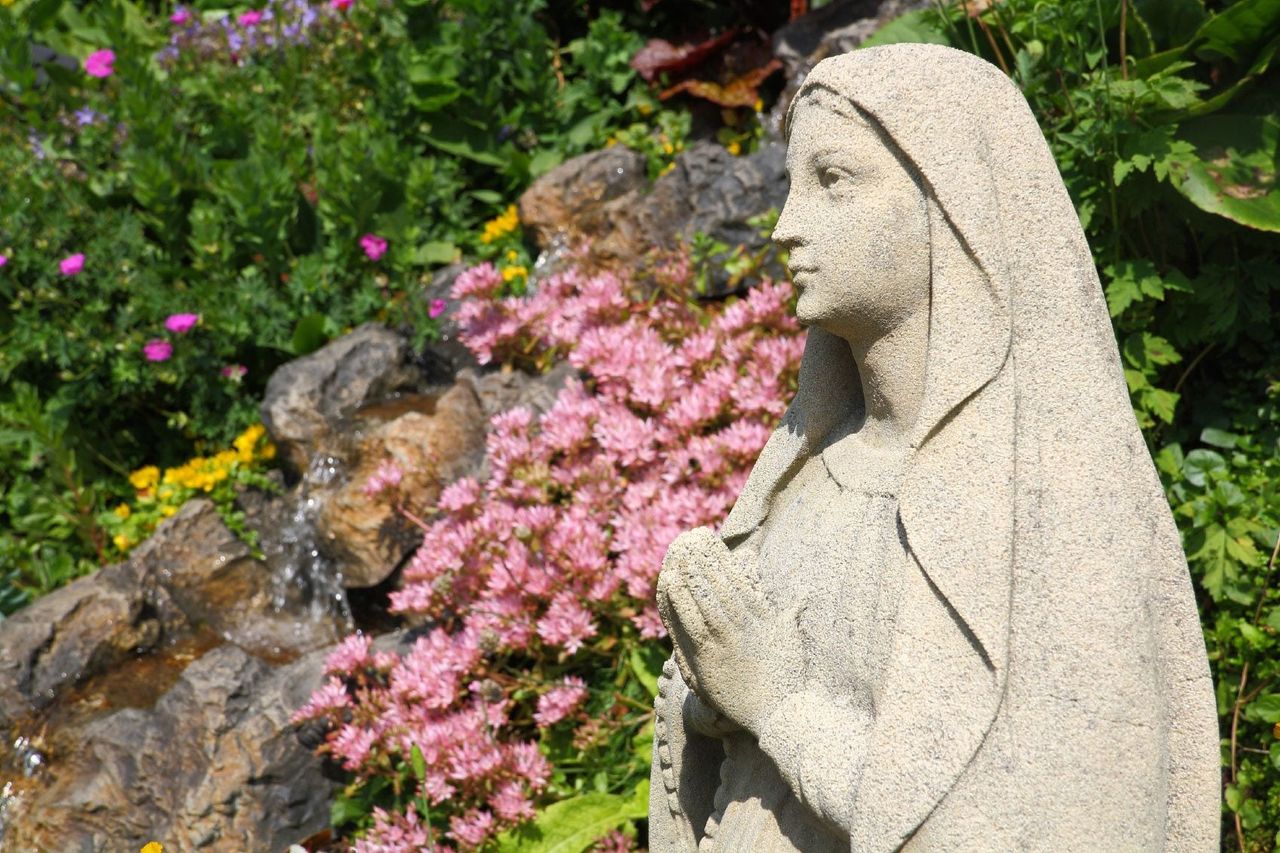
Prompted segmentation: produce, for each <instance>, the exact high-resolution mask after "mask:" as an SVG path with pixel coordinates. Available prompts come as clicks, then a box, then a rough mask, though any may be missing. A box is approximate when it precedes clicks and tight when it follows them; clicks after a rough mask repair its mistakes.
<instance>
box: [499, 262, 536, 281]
mask: <svg viewBox="0 0 1280 853" xmlns="http://www.w3.org/2000/svg"><path fill="white" fill-rule="evenodd" d="M528 275H529V271H528V270H527V269H525V268H524V267H521V266H515V267H503V268H502V280H503V281H505V282H507V283H508V284H510V283H511V282H513V281H515V280H516V279H517V278H525V277H526V276H528Z"/></svg>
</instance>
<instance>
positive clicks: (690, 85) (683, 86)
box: [658, 59, 782, 107]
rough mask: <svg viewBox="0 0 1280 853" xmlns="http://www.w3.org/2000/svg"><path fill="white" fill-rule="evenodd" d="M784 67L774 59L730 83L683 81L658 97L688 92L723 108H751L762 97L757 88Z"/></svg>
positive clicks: (779, 61) (663, 98) (664, 98)
mask: <svg viewBox="0 0 1280 853" xmlns="http://www.w3.org/2000/svg"><path fill="white" fill-rule="evenodd" d="M781 67H782V60H780V59H773V60H770V61H769V62H768V63H767V64H765V65H762V66H760V67H759V68H753V69H752V70H750V71H748V72H747V73H745V74H743V75H742V76H740V77H735V78H734V79H732V80H730V81H729V82H728V83H716V82H714V81H712V80H681V81H680V82H679V83H677V84H675V85H674V86H672V87H671V88H670V89H667V90H666V91H664V92H663V93H662V94H660V95H658V97H659V98H660V99H662V100H664V101H665V100H666V99H667V98H670V97H671V96H672V95H675V94H678V93H680V92H688V93H689V94H690V95H693V96H695V97H698V98H705V99H706V100H708V101H711V102H712V103H713V104H719V105H720V106H722V107H749V106H751V105H752V104H754V103H755V102H756V99H757V98H759V97H760V93H759V92H758V91H756V89H757V87H758V86H759V85H760V84H761V83H763V82H764V81H765V78H766V77H768V76H769V75H770V74H772V73H773V72H775V71H777V70H778V69H779V68H781Z"/></svg>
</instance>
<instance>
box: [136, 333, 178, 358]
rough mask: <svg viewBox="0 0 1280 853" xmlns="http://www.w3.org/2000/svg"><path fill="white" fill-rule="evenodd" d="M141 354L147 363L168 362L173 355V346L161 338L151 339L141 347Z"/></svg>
mask: <svg viewBox="0 0 1280 853" xmlns="http://www.w3.org/2000/svg"><path fill="white" fill-rule="evenodd" d="M142 354H143V355H145V356H146V357H147V361H168V360H169V357H170V356H171V355H173V344H171V343H169V342H168V341H166V340H164V339H163V338H152V339H151V340H149V341H147V342H146V343H145V344H143V345H142Z"/></svg>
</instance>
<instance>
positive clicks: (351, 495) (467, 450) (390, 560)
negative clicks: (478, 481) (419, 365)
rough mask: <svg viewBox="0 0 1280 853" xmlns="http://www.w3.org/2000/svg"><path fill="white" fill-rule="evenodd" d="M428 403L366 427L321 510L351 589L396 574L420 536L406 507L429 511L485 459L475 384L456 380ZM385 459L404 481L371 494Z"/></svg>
mask: <svg viewBox="0 0 1280 853" xmlns="http://www.w3.org/2000/svg"><path fill="white" fill-rule="evenodd" d="M430 403H431V405H430V406H429V410H428V411H407V412H404V413H403V414H399V415H398V416H396V417H394V418H393V419H391V420H388V421H386V422H384V423H381V424H378V425H376V426H374V427H372V428H370V429H368V430H367V431H365V433H364V438H363V440H362V441H361V442H360V448H359V451H358V459H359V462H358V463H357V464H356V465H355V467H354V468H353V469H352V471H351V475H350V477H349V478H348V479H347V481H346V482H345V483H344V484H343V485H342V486H341V487H340V488H339V489H338V490H337V491H335V492H334V493H333V494H331V495H330V496H329V497H328V499H327V500H326V501H325V504H324V507H323V509H322V510H321V512H320V516H319V519H318V521H319V526H320V531H321V534H322V535H323V537H324V538H325V540H326V541H327V542H328V543H330V545H331V549H332V550H333V551H334V552H335V555H336V556H338V557H339V559H340V560H341V566H342V576H343V583H344V585H345V586H347V587H367V586H374V585H375V584H378V583H381V582H382V581H383V580H384V579H385V578H386V577H387V576H388V575H389V574H391V572H392V571H393V570H394V569H395V567H396V566H397V564H399V562H400V560H401V559H403V558H404V556H405V555H406V554H408V553H409V551H411V550H412V549H413V548H414V547H415V546H416V545H417V543H418V542H419V541H420V540H421V538H422V533H421V531H420V530H418V529H417V528H416V527H415V526H414V525H413V523H412V522H411V521H409V520H408V518H407V517H406V515H405V512H407V513H409V514H412V515H414V516H418V517H420V516H424V515H427V513H428V511H429V510H431V509H432V508H433V507H434V506H435V501H436V498H437V497H438V496H439V494H440V488H441V486H443V485H444V484H447V483H449V482H450V481H452V480H454V479H456V478H457V477H459V476H460V475H462V474H463V473H465V472H467V471H469V470H472V469H474V468H476V467H477V466H478V465H479V464H480V461H481V458H482V457H483V455H484V437H485V426H486V419H485V416H484V412H483V411H482V410H481V407H480V399H479V397H478V396H477V395H476V391H475V388H474V387H473V385H472V383H471V382H469V381H465V380H464V381H461V382H458V383H457V384H456V385H454V386H453V388H451V389H450V390H449V391H448V392H447V393H445V394H444V395H442V396H440V397H439V398H435V399H431V400H430ZM383 464H392V465H394V466H395V467H396V469H397V470H399V471H400V472H401V474H402V480H401V481H400V483H399V484H398V485H397V486H395V487H394V488H392V489H388V490H387V491H386V492H383V493H380V494H376V495H370V494H366V492H365V489H364V487H365V484H366V483H367V482H368V481H369V479H370V477H372V476H373V475H374V473H375V472H376V471H377V470H378V468H379V467H380V466H381V465H383ZM397 506H399V507H400V508H401V509H402V510H404V512H402V511H401V510H400V509H397Z"/></svg>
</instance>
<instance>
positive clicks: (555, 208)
mask: <svg viewBox="0 0 1280 853" xmlns="http://www.w3.org/2000/svg"><path fill="white" fill-rule="evenodd" d="M616 149H617V147H616V146H615V148H609V149H606V150H605V151H597V152H594V153H591V154H584V155H582V156H581V157H576V158H574V159H573V160H570V161H569V162H567V163H565V164H563V165H562V166H560V167H559V168H557V169H554V170H552V171H551V172H548V173H547V174H546V175H544V176H543V177H541V178H539V179H538V180H537V181H535V182H534V184H533V185H532V186H531V187H530V188H529V189H528V190H527V191H526V192H525V194H524V195H523V196H522V197H521V199H520V216H521V221H522V222H523V223H524V224H525V227H526V228H528V229H529V230H530V231H531V232H532V234H533V235H534V239H535V240H536V242H537V243H538V246H539V248H540V249H542V250H544V251H549V250H553V249H555V248H556V247H557V245H558V243H569V244H574V243H578V242H583V241H586V240H587V238H588V237H589V238H590V239H589V242H588V244H587V250H588V253H589V260H590V261H593V262H595V263H596V264H598V265H599V266H602V267H607V268H613V269H624V268H634V267H637V266H640V265H641V264H642V263H643V262H644V260H645V258H646V257H647V256H648V255H649V253H650V252H651V251H652V250H654V249H674V248H676V246H678V245H679V244H680V242H681V241H687V240H689V239H691V238H692V237H693V235H694V234H697V233H701V234H705V235H707V236H710V237H711V238H713V239H715V240H718V241H721V242H723V243H725V244H727V245H728V246H730V247H733V246H738V245H742V246H744V247H745V248H746V249H747V250H749V251H754V250H757V249H760V248H762V247H764V246H765V245H766V242H767V241H766V238H765V236H763V235H762V234H761V233H760V229H759V228H757V227H756V226H755V225H753V224H752V223H751V222H750V220H751V219H753V218H754V217H756V216H759V215H760V214H763V213H765V212H767V211H768V210H769V209H770V208H774V209H781V208H782V205H783V202H785V201H786V194H787V180H786V163H785V152H784V150H783V149H782V147H781V146H779V145H776V144H767V145H764V146H762V147H761V148H760V150H758V151H757V152H755V153H754V154H751V155H749V156H746V157H735V156H733V155H732V154H730V153H729V152H728V151H726V150H725V149H724V148H723V147H721V146H720V145H716V144H714V143H710V142H699V143H696V144H694V145H693V146H692V147H690V148H689V150H687V151H685V152H683V153H682V154H680V156H678V157H677V158H676V161H675V168H674V169H672V170H671V171H670V172H668V173H667V174H665V175H663V176H662V177H660V178H659V179H658V180H657V181H656V182H654V184H653V186H652V187H651V188H649V187H647V186H646V184H645V182H644V181H643V171H642V170H638V169H636V168H635V167H634V164H636V163H638V162H639V160H638V158H639V155H637V154H634V153H633V152H625V153H623V152H619V153H614V152H615V151H616ZM624 162H625V163H628V164H632V165H630V166H628V167H626V168H624V167H622V166H617V167H616V168H618V169H622V170H623V171H626V170H627V169H630V171H629V172H628V174H631V175H637V174H638V175H639V180H636V179H629V180H622V179H621V178H619V179H618V180H616V181H614V182H613V183H611V184H609V183H606V182H605V180H604V178H603V177H600V176H601V175H602V174H605V175H607V174H608V171H609V168H610V167H614V164H619V163H624ZM584 176H586V177H584ZM592 176H595V177H592ZM584 182H585V183H586V185H587V186H588V187H589V188H590V191H587V192H585V193H582V194H581V195H579V194H578V193H579V190H580V188H581V187H582V185H583V183H584ZM566 198H572V199H574V201H573V203H572V204H569V203H567V202H565V201H563V199H566ZM776 272H777V273H781V268H778V269H777V270H776ZM726 279H727V276H724V275H722V278H721V279H720V280H718V281H717V280H713V282H712V286H713V287H712V290H713V293H714V292H717V290H719V289H723V287H724V285H725V280H726Z"/></svg>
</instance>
